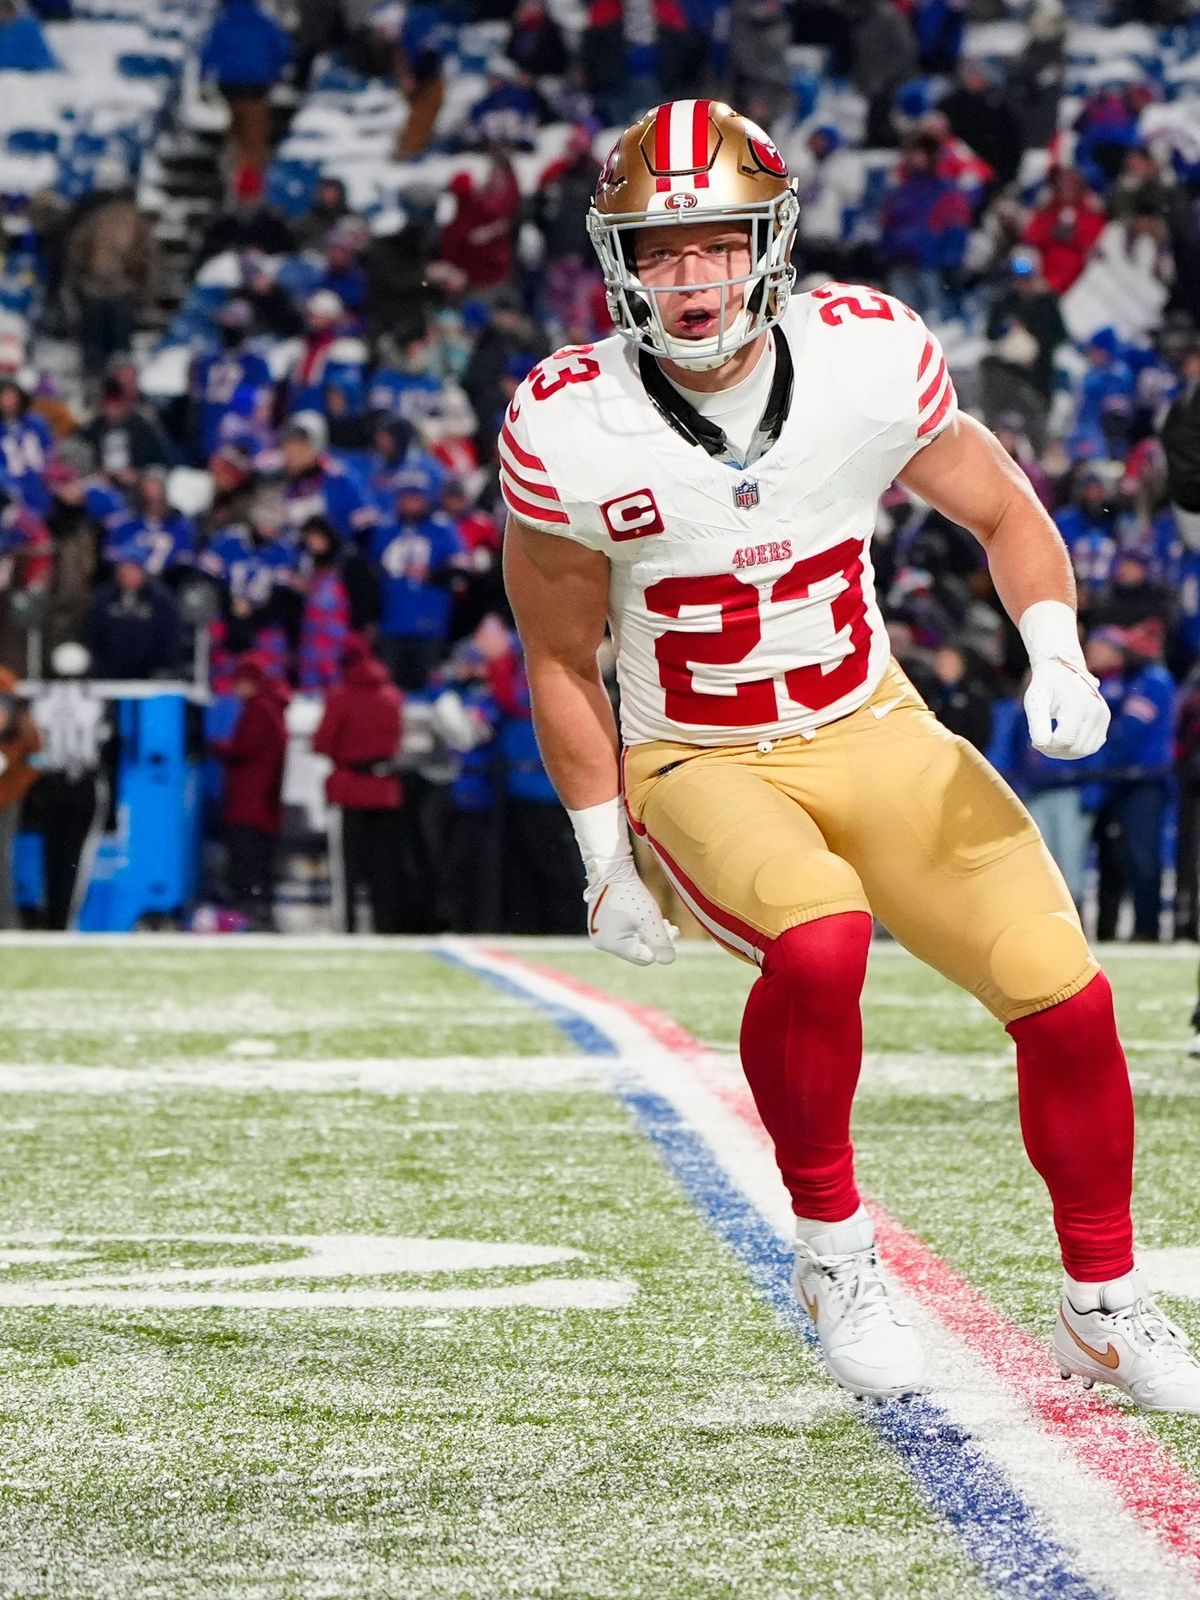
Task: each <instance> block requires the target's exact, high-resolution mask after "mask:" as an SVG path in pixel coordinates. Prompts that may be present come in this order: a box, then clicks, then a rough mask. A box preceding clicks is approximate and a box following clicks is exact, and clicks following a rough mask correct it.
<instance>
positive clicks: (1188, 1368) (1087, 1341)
mask: <svg viewBox="0 0 1200 1600" xmlns="http://www.w3.org/2000/svg"><path fill="white" fill-rule="evenodd" d="M1111 1289H1117V1294H1116V1295H1109V1296H1108V1297H1109V1298H1110V1299H1116V1300H1121V1299H1126V1298H1127V1297H1128V1296H1129V1295H1132V1296H1133V1298H1132V1299H1131V1300H1130V1301H1129V1303H1128V1304H1125V1305H1121V1306H1119V1308H1118V1309H1117V1310H1108V1309H1107V1308H1106V1307H1105V1306H1103V1305H1102V1306H1101V1308H1100V1309H1099V1310H1096V1311H1079V1310H1077V1309H1076V1307H1075V1306H1073V1305H1072V1304H1071V1302H1070V1300H1068V1299H1067V1298H1066V1296H1065V1295H1064V1296H1063V1299H1062V1302H1061V1304H1060V1305H1059V1308H1058V1321H1057V1323H1056V1324H1055V1327H1054V1353H1055V1355H1056V1356H1057V1357H1058V1370H1059V1372H1060V1373H1061V1374H1062V1376H1063V1377H1064V1378H1070V1377H1072V1376H1074V1377H1079V1378H1082V1379H1083V1383H1084V1388H1086V1389H1090V1388H1091V1387H1092V1385H1093V1384H1096V1383H1111V1384H1113V1385H1114V1386H1115V1387H1116V1388H1118V1389H1121V1390H1123V1391H1124V1393H1125V1394H1127V1395H1128V1396H1129V1398H1130V1399H1131V1400H1133V1401H1135V1402H1136V1403H1137V1404H1138V1405H1139V1406H1141V1407H1143V1409H1144V1410H1146V1411H1182V1412H1188V1413H1191V1414H1193V1415H1200V1362H1198V1361H1197V1360H1196V1358H1195V1356H1194V1355H1192V1353H1191V1350H1190V1349H1189V1348H1188V1338H1187V1335H1186V1334H1185V1333H1184V1332H1183V1330H1182V1329H1181V1328H1177V1327H1176V1326H1175V1324H1174V1323H1173V1322H1172V1321H1171V1320H1170V1319H1169V1318H1168V1317H1166V1316H1165V1315H1164V1314H1163V1312H1161V1311H1160V1310H1159V1308H1158V1307H1157V1305H1155V1303H1154V1301H1153V1300H1152V1299H1151V1297H1150V1295H1149V1293H1148V1292H1147V1290H1146V1288H1145V1285H1144V1284H1143V1282H1142V1280H1141V1275H1140V1273H1138V1272H1137V1271H1136V1270H1135V1271H1134V1272H1132V1273H1130V1274H1129V1276H1128V1278H1121V1279H1118V1280H1117V1284H1115V1285H1105V1290H1104V1291H1102V1298H1104V1297H1105V1295H1106V1294H1107V1292H1108V1291H1109V1290H1111Z"/></svg>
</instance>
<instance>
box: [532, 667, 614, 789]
mask: <svg viewBox="0 0 1200 1600" xmlns="http://www.w3.org/2000/svg"><path fill="white" fill-rule="evenodd" d="M527 670H528V673H529V690H530V695H531V698H532V702H533V725H534V729H535V731H536V733H537V741H538V748H539V749H540V751H541V753H542V760H543V761H544V762H545V764H546V771H547V772H548V773H549V775H550V781H551V783H552V784H553V785H554V788H555V792H556V793H557V795H558V797H559V799H560V800H561V801H562V803H563V805H564V806H566V808H567V809H568V811H580V810H583V809H585V808H586V807H588V806H595V805H600V804H601V803H602V802H604V801H608V800H612V799H613V798H614V797H615V796H616V794H617V793H618V791H619V789H620V787H621V784H620V762H619V757H618V743H617V727H616V722H615V720H614V718H613V713H612V705H611V704H610V702H609V698H608V694H607V691H606V690H605V688H604V684H603V682H602V680H601V677H600V669H599V668H598V667H597V666H596V665H595V664H594V663H593V664H591V665H590V667H589V668H588V669H587V670H584V669H582V668H575V667H572V666H569V665H567V664H566V663H564V662H561V661H556V660H553V659H550V658H547V659H544V660H541V661H537V660H530V661H529V662H528V663H527Z"/></svg>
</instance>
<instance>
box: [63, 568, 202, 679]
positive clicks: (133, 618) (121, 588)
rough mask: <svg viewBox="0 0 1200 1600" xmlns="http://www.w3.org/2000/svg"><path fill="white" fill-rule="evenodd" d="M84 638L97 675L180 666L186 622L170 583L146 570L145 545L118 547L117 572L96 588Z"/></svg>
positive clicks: (171, 671)
mask: <svg viewBox="0 0 1200 1600" xmlns="http://www.w3.org/2000/svg"><path fill="white" fill-rule="evenodd" d="M84 642H85V643H86V645H87V647H88V649H89V650H90V651H91V654H92V672H93V674H94V675H95V676H96V677H97V678H115V679H138V678H169V677H173V676H175V675H176V674H178V672H179V671H180V667H181V665H182V654H183V623H182V619H181V618H180V615H179V608H178V606H176V604H175V602H174V600H173V599H172V598H171V595H170V593H169V591H168V590H167V589H165V588H164V587H163V585H162V584H161V583H159V582H158V580H157V579H156V578H152V577H151V576H150V575H149V573H148V572H147V571H146V567H145V557H144V554H143V552H142V550H141V549H140V548H139V547H138V546H136V545H131V546H128V547H126V548H123V549H121V550H120V551H119V552H118V558H117V567H116V573H115V575H114V577H113V578H112V579H111V580H110V582H108V583H106V584H104V585H103V586H102V587H101V588H100V589H98V590H97V591H96V596H95V599H94V600H93V601H92V604H91V607H90V609H89V611H88V615H87V623H86V626H85V629H84Z"/></svg>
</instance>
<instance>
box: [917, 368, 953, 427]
mask: <svg viewBox="0 0 1200 1600" xmlns="http://www.w3.org/2000/svg"><path fill="white" fill-rule="evenodd" d="M945 376H946V358H945V356H943V357H942V359H941V362H940V363H939V365H938V369H937V371H936V372H935V373H934V375H933V382H932V383H931V384H930V385H929V387H928V389H926V390H925V392H924V394H922V396H921V398H920V399H919V400H918V401H917V411H918V413H920V412H922V411H924V409H925V407H926V406H927V405H928V404H929V402H930V401H931V400H932V399H933V397H934V395H936V394H940V393H941V389H942V381H943V379H944V378H945Z"/></svg>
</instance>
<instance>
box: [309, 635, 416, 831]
mask: <svg viewBox="0 0 1200 1600" xmlns="http://www.w3.org/2000/svg"><path fill="white" fill-rule="evenodd" d="M345 660H346V673H345V677H344V678H343V680H342V682H341V684H340V685H339V686H338V687H337V688H336V689H332V690H331V691H330V693H329V697H328V698H327V700H326V701H325V714H324V716H323V717H322V718H321V725H320V727H319V728H318V729H317V731H316V733H315V734H314V736H313V749H314V750H315V751H316V753H317V754H318V755H322V756H328V757H329V759H330V760H331V761H332V762H333V771H332V772H331V773H330V774H329V777H328V779H327V780H326V783H325V794H326V798H327V799H328V801H329V803H330V805H331V806H345V807H347V808H348V809H349V810H351V811H376V810H378V811H394V810H396V809H397V808H398V807H399V806H400V805H401V803H402V802H403V799H404V791H403V789H402V788H401V786H400V780H399V778H398V777H396V775H395V770H394V764H395V760H396V755H397V752H398V751H399V749H400V736H401V733H402V732H403V716H402V711H401V706H402V702H401V698H400V691H399V690H398V689H397V688H396V686H395V685H394V684H393V683H392V682H391V680H390V679H389V677H388V675H387V671H386V669H385V668H384V667H383V666H382V664H381V663H380V662H378V661H376V660H375V658H374V657H373V656H372V655H371V654H370V653H369V651H368V650H367V648H366V646H365V645H364V644H362V643H361V641H359V642H356V643H354V644H352V645H350V646H348V648H347V650H346V656H345Z"/></svg>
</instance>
